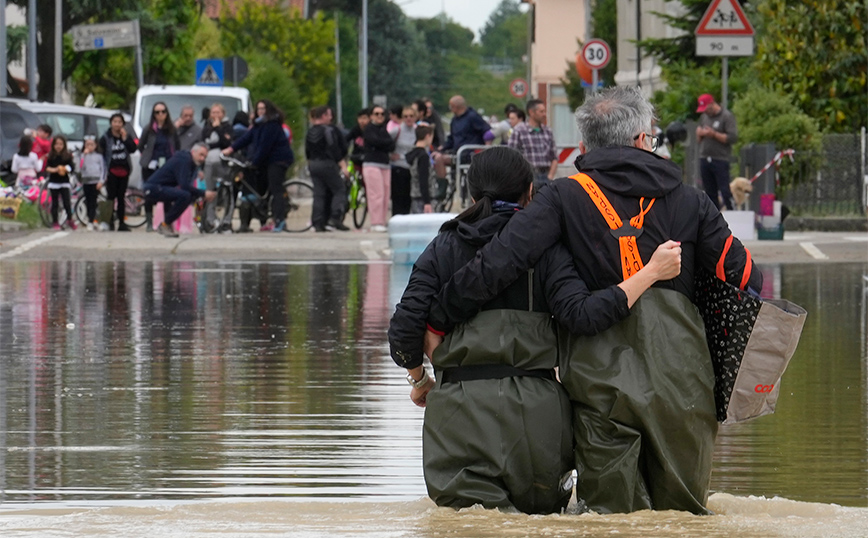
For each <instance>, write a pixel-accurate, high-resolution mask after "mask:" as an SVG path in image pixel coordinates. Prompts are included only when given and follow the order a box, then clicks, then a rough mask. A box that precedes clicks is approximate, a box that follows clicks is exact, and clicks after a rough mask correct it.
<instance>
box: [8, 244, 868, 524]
mask: <svg viewBox="0 0 868 538" xmlns="http://www.w3.org/2000/svg"><path fill="white" fill-rule="evenodd" d="M408 271H409V268H408V267H406V266H392V265H390V264H385V263H371V264H352V263H347V264H307V263H258V262H232V263H218V262H209V263H204V262H203V263H193V262H189V263H185V262H165V263H162V262H161V263H157V262H137V263H120V262H115V263H105V262H77V261H52V262H25V261H4V262H3V263H2V264H0V536H3V537H4V538H7V537H28V538H29V537H54V536H57V537H61V536H63V537H67V536H92V535H101V536H124V537H127V536H130V537H138V536H142V537H145V536H148V537H175V536H177V537H182V536H221V537H223V536H228V537H236V536H238V537H241V536H294V537H295V536H297V537H302V538H304V537H326V536H328V537H335V536H340V537H344V536H371V537H374V536H376V537H440V536H443V537H446V536H449V537H459V538H460V537H468V538H471V537H503V536H610V535H615V536H621V537H624V536H637V537H639V536H720V537H724V536H726V537H729V536H782V537H790V536H854V537H855V536H868V276H866V275H868V264H864V263H857V264H825V265H824V264H810V265H780V266H768V267H763V271H764V273H765V280H766V286H765V289H764V290H763V294H764V295H765V296H768V297H786V298H788V299H790V300H791V301H793V302H795V303H797V304H799V305H801V306H803V307H805V308H806V309H807V310H808V313H809V315H808V318H807V322H806V325H805V329H804V332H803V335H802V340H801V343H800V345H799V348H798V350H797V352H796V355H795V357H794V358H793V361H792V363H791V364H790V367H789V369H788V370H787V373H786V374H785V376H784V378H783V381H782V383H781V396H780V399H779V401H778V408H777V413H776V414H774V415H772V416H769V417H763V418H760V419H758V420H756V421H753V422H750V423H747V424H740V425H734V426H724V427H721V429H720V434H719V436H718V439H717V447H716V452H715V467H714V475H713V479H712V491H713V492H714V493H713V495H712V496H711V498H710V500H709V507H710V508H711V509H712V510H714V511H715V512H716V514H717V515H714V516H708V517H697V516H692V515H689V514H686V513H680V512H639V513H636V514H629V515H596V514H582V515H578V514H576V513H567V514H563V515H553V516H544V517H543V516H525V515H521V514H509V513H501V512H498V511H488V510H481V509H468V510H463V511H461V512H455V511H453V510H450V509H441V508H437V507H436V506H435V505H434V504H433V503H432V502H431V501H430V500H428V498H427V497H426V492H425V484H424V481H423V478H422V468H421V454H422V450H421V426H422V417H423V410H421V409H419V408H416V407H415V406H413V405H412V404H411V402H410V401H409V399H408V392H409V387H408V385H407V383H406V381H405V380H404V375H403V373H404V371H403V370H401V369H399V368H398V367H396V366H395V365H394V363H393V362H392V361H391V359H390V358H389V355H388V345H387V342H386V329H387V327H388V322H389V318H390V316H391V314H392V311H393V308H394V304H395V302H397V300H398V299H399V298H400V294H401V291H402V290H403V286H404V284H405V283H406V281H407V276H408V274H409V273H408Z"/></svg>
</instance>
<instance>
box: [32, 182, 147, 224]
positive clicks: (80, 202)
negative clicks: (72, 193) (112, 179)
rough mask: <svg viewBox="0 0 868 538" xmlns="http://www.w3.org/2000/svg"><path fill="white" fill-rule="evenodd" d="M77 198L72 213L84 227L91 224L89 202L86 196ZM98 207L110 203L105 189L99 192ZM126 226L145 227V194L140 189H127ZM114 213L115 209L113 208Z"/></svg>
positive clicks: (125, 196)
mask: <svg viewBox="0 0 868 538" xmlns="http://www.w3.org/2000/svg"><path fill="white" fill-rule="evenodd" d="M80 194H81V193H80V192H79V196H78V197H77V200H76V201H75V204H74V205H73V209H72V212H73V213H75V218H76V220H78V222H80V223H81V224H83V225H85V226H86V225H87V223H88V222H90V221H89V220H88V218H87V200H86V199H85V198H84V196H81V195H80ZM96 202H97V207H99V204H101V203H105V202H108V197H107V196H106V194H105V188H103V189H102V190H100V191H99V193H98V194H97V198H96ZM49 203H50V202H49ZM124 210H125V211H124V224H126V225H127V226H128V227H130V228H139V227H141V226H144V225H145V222H147V218H146V217H145V193H144V191H142V190H140V189H135V188H133V189H127V192H126V194H124ZM112 211H114V208H112Z"/></svg>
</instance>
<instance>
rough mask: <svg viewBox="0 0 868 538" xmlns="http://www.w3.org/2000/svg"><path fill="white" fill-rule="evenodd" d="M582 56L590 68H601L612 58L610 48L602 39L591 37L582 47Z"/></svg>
mask: <svg viewBox="0 0 868 538" xmlns="http://www.w3.org/2000/svg"><path fill="white" fill-rule="evenodd" d="M582 57H583V58H584V59H585V62H586V63H587V64H588V65H589V66H590V67H591V69H602V68H604V67H606V66H607V65H608V64H609V60H611V59H612V49H610V48H609V44H608V43H606V42H605V41H603V40H602V39H591V40H590V41H588V42H587V43H585V46H584V47H582Z"/></svg>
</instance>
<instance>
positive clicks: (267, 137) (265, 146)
mask: <svg viewBox="0 0 868 538" xmlns="http://www.w3.org/2000/svg"><path fill="white" fill-rule="evenodd" d="M247 146H251V149H250V150H249V151H248V154H247V156H248V158H249V159H250V161H251V162H252V163H253V165H254V166H256V168H257V170H258V174H259V180H258V182H257V189H262V191H260V192H264V189H265V187H266V186H267V189H268V191H269V192H270V193H271V214H272V216H273V217H274V224H273V227H272V228H271V230H272V231H274V232H282V231H284V230H285V229H286V209H287V193H286V189H284V188H283V181H284V180H285V179H286V171H287V170H288V169H289V167H290V166H292V163H293V162H295V154H294V153H293V152H292V146H290V145H289V140H288V139H287V137H286V134H285V133H284V131H283V112H281V110H280V109H279V108H277V107H276V106H275V105H274V103H272V102H271V101H269V100H268V99H262V100H260V101H259V102H257V103H256V119H255V120H253V127H252V128H251V129H250V130H249V131H247V132H246V133H244V134H243V135H241V137H240V138H238V139H237V140H235V142H233V143H232V145H231V146H229V147H228V148H226V149H224V150H223V153H224V154H225V155H230V154H231V153H232V152H233V151H238V150H240V149H242V148H245V147H247ZM247 215H248V217H247V222H244V218H242V222H241V230H240V231H246V230H245V229H249V225H250V217H249V212H247ZM242 217H243V216H242ZM267 229H268V226H267V225H266V226H264V227H263V228H260V230H261V231H266V230H267Z"/></svg>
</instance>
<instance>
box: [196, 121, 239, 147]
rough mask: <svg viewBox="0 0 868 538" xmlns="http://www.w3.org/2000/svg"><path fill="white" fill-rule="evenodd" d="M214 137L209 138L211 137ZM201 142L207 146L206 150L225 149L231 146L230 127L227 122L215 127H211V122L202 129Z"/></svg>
mask: <svg viewBox="0 0 868 538" xmlns="http://www.w3.org/2000/svg"><path fill="white" fill-rule="evenodd" d="M212 134H213V135H215V136H211V135H212ZM202 142H204V143H205V144H207V145H208V149H226V148H228V147H229V146H230V145H232V126H231V125H229V122H228V121H223V122H221V123H220V125H218V126H217V127H214V126H213V125H211V121H210V120H209V121H208V122H206V123H205V127H202Z"/></svg>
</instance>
